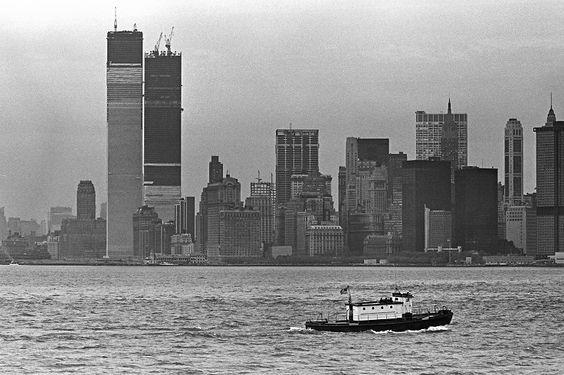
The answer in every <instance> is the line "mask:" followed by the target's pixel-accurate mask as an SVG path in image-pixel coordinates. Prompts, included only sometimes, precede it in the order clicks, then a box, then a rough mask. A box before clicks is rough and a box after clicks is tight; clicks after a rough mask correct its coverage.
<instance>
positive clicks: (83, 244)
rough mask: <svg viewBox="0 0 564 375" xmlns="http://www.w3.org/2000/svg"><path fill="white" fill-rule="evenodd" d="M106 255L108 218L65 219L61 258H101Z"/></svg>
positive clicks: (60, 249) (60, 241) (62, 226)
mask: <svg viewBox="0 0 564 375" xmlns="http://www.w3.org/2000/svg"><path fill="white" fill-rule="evenodd" d="M105 255H106V220H104V219H101V218H98V219H95V220H94V219H85V220H78V219H63V223H62V224H61V232H60V235H59V259H100V258H102V257H104V256H105Z"/></svg>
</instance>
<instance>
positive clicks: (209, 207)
mask: <svg viewBox="0 0 564 375" xmlns="http://www.w3.org/2000/svg"><path fill="white" fill-rule="evenodd" d="M209 167H210V171H209V176H210V182H209V183H208V186H206V187H205V188H204V189H203V191H202V195H201V199H200V212H199V215H198V219H199V220H200V223H198V224H197V225H198V228H199V233H197V238H198V242H199V244H198V246H199V248H200V249H201V251H202V252H203V253H204V255H206V256H207V257H208V258H219V257H220V248H219V234H220V233H219V224H220V223H219V220H220V212H221V211H225V210H235V209H238V208H241V207H242V206H243V202H241V184H240V183H239V181H238V180H237V179H236V178H233V177H231V176H230V175H227V176H226V177H225V178H223V175H219V171H221V173H223V165H222V164H221V163H220V162H219V158H218V157H215V156H212V162H211V163H210V165H209Z"/></svg>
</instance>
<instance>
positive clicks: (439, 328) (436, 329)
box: [368, 326, 450, 335]
mask: <svg viewBox="0 0 564 375" xmlns="http://www.w3.org/2000/svg"><path fill="white" fill-rule="evenodd" d="M446 331H450V327H449V326H435V327H429V328H424V329H417V330H407V331H401V332H397V331H391V330H386V331H373V330H369V331H368V332H370V333H373V334H376V335H382V334H390V333H393V334H412V333H433V332H446Z"/></svg>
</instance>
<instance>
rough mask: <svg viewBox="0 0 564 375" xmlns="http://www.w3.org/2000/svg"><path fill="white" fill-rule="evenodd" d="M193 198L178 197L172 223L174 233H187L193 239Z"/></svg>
mask: <svg viewBox="0 0 564 375" xmlns="http://www.w3.org/2000/svg"><path fill="white" fill-rule="evenodd" d="M194 202H195V198H194V197H184V198H180V200H179V201H178V203H176V205H175V207H174V223H175V232H176V234H182V233H189V234H190V235H191V236H192V240H194V238H195V237H194V211H195V203H194Z"/></svg>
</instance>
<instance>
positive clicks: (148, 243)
mask: <svg viewBox="0 0 564 375" xmlns="http://www.w3.org/2000/svg"><path fill="white" fill-rule="evenodd" d="M161 224H162V221H161V220H160V219H159V215H158V214H157V213H156V212H155V209H154V208H153V207H149V206H142V207H139V208H138V209H137V211H136V212H135V213H134V214H133V254H134V256H135V257H137V258H141V259H144V258H147V257H150V256H151V255H152V254H155V253H156V252H158V251H157V248H158V247H159V246H158V245H157V238H158V234H157V226H158V225H161Z"/></svg>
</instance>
